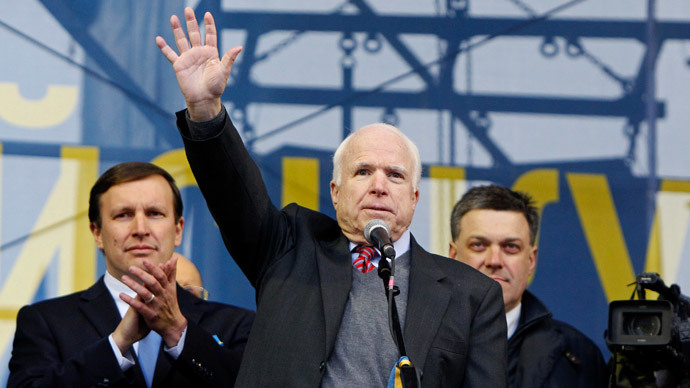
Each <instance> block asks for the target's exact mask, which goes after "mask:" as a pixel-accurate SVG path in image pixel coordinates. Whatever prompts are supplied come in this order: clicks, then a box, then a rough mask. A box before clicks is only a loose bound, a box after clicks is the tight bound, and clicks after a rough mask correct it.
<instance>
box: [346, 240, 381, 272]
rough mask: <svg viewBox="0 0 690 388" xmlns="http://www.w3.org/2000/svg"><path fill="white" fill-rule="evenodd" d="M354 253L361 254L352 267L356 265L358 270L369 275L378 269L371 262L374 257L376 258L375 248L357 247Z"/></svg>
mask: <svg viewBox="0 0 690 388" xmlns="http://www.w3.org/2000/svg"><path fill="white" fill-rule="evenodd" d="M352 251H353V252H354V253H357V254H359V256H357V258H356V259H355V261H353V262H352V265H354V266H355V268H357V269H358V270H360V271H362V273H367V272H369V271H371V270H372V269H374V268H376V267H375V266H374V264H373V263H372V262H371V261H372V260H373V259H374V257H376V250H375V249H374V248H373V247H368V246H366V245H357V246H356V247H355V249H353V250H352Z"/></svg>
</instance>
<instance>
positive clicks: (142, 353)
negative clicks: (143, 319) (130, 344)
mask: <svg viewBox="0 0 690 388" xmlns="http://www.w3.org/2000/svg"><path fill="white" fill-rule="evenodd" d="M160 346H161V336H160V335H158V333H156V332H155V331H153V330H151V332H150V333H149V335H147V336H146V337H144V338H142V339H141V341H139V355H138V358H139V365H140V366H141V371H142V372H144V379H146V386H147V387H149V388H150V387H151V383H152V382H153V372H154V371H155V370H156V360H158V349H160Z"/></svg>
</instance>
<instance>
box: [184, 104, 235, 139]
mask: <svg viewBox="0 0 690 388" xmlns="http://www.w3.org/2000/svg"><path fill="white" fill-rule="evenodd" d="M221 108H222V109H221V110H220V112H219V113H218V114H217V115H216V117H214V118H212V119H210V120H207V121H194V120H192V119H191V118H189V111H186V112H185V118H186V119H187V127H188V128H189V137H190V138H191V139H192V140H207V139H210V138H213V137H216V136H217V135H218V134H219V133H220V132H221V131H222V129H223V127H224V126H225V119H226V118H227V116H228V113H227V111H226V110H225V106H223V105H221Z"/></svg>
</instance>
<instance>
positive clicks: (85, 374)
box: [7, 162, 254, 388]
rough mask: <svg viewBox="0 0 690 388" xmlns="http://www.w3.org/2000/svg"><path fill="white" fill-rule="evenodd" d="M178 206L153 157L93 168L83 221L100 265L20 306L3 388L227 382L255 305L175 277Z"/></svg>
mask: <svg viewBox="0 0 690 388" xmlns="http://www.w3.org/2000/svg"><path fill="white" fill-rule="evenodd" d="M182 210H183V205H182V197H181V196H180V191H179V190H178V188H177V186H176V185H175V181H174V179H173V178H172V176H170V174H168V172H166V171H165V170H163V169H161V168H160V167H158V166H155V165H153V164H151V163H144V162H128V163H120V164H118V165H115V166H113V167H111V168H110V169H108V170H107V171H106V172H105V173H103V175H101V177H100V178H99V179H98V180H97V181H96V183H95V184H94V186H93V187H92V189H91V195H90V199H89V221H90V227H91V232H92V233H93V236H94V239H95V242H96V246H98V248H99V249H100V250H101V251H102V252H103V256H104V257H105V264H106V271H105V274H104V275H103V276H102V277H101V278H100V279H98V281H96V283H95V284H94V285H93V286H91V287H90V288H88V289H87V290H84V291H79V292H76V293H73V294H70V295H66V296H61V297H59V298H54V299H49V300H44V301H40V302H37V303H34V304H32V305H29V306H24V307H23V308H22V309H21V310H19V314H18V315H17V331H16V334H15V337H14V343H13V347H12V358H11V359H10V363H9V369H10V376H9V380H8V382H7V387H8V388H15V387H16V388H19V387H34V388H36V387H112V388H117V387H128V388H159V387H165V388H175V387H179V388H182V387H230V386H232V385H233V383H234V382H235V378H236V377H237V373H238V370H239V367H240V360H241V359H242V353H243V351H244V347H245V344H246V342H247V338H248V336H249V330H250V327H251V325H252V322H253V319H254V313H253V312H251V311H248V310H244V309H241V308H239V307H235V306H230V305H226V304H222V303H215V302H207V301H204V300H202V299H200V298H197V297H195V296H193V295H192V294H190V293H188V292H186V291H184V290H183V289H182V288H181V287H180V286H179V285H178V284H177V283H176V281H175V275H176V263H177V255H176V254H175V253H174V249H175V247H177V246H179V245H180V243H181V242H182V231H183V229H184V217H182Z"/></svg>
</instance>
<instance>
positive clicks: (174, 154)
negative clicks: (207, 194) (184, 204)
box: [151, 149, 197, 189]
mask: <svg viewBox="0 0 690 388" xmlns="http://www.w3.org/2000/svg"><path fill="white" fill-rule="evenodd" d="M151 163H153V164H155V165H156V166H158V167H160V168H162V169H164V170H165V171H167V172H168V173H169V174H170V175H172V177H173V178H174V179H175V183H176V184H177V187H178V188H179V189H184V188H185V187H187V186H197V183H196V178H194V174H193V173H192V169H191V167H189V162H188V161H187V155H186V154H185V153H184V149H177V150H172V151H169V152H166V153H164V154H161V155H160V156H158V157H157V158H155V159H153V160H152V161H151Z"/></svg>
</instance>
